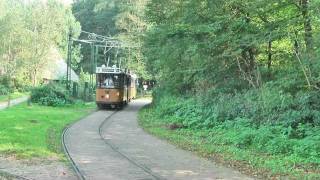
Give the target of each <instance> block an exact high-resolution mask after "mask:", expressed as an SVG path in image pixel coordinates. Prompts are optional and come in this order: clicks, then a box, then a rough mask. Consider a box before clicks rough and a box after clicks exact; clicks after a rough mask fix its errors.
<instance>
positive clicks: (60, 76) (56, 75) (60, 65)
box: [42, 48, 79, 82]
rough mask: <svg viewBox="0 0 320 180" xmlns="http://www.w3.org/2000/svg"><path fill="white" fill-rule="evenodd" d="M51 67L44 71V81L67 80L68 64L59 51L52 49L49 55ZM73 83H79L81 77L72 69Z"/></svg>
mask: <svg viewBox="0 0 320 180" xmlns="http://www.w3.org/2000/svg"><path fill="white" fill-rule="evenodd" d="M49 62H50V63H49V65H48V66H47V67H46V68H45V69H44V73H43V74H42V79H48V80H66V76H67V63H66V61H65V60H64V59H63V58H62V57H61V55H60V53H59V52H58V50H57V49H55V48H52V50H50V53H49ZM71 81H74V82H79V76H78V75H77V74H76V73H75V71H74V70H72V69H71Z"/></svg>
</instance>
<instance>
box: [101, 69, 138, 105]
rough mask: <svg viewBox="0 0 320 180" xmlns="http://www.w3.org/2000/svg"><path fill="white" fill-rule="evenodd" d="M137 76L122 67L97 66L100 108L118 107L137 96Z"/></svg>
mask: <svg viewBox="0 0 320 180" xmlns="http://www.w3.org/2000/svg"><path fill="white" fill-rule="evenodd" d="M136 79H137V78H136V76H135V75H133V74H130V73H129V72H127V71H122V70H121V69H120V68H117V67H115V66H113V67H105V66H102V67H97V72H96V80H97V87H96V103H97V106H98V108H100V109H102V108H106V107H112V108H118V109H121V108H122V107H123V106H124V105H126V104H127V103H129V102H130V101H131V100H132V99H134V98H136V94H137V90H136Z"/></svg>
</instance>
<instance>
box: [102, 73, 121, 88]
mask: <svg viewBox="0 0 320 180" xmlns="http://www.w3.org/2000/svg"><path fill="white" fill-rule="evenodd" d="M121 77H122V76H121V75H120V74H97V87H98V88H120V87H121V82H122V80H121V79H122V78H121Z"/></svg>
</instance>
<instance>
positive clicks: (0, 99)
mask: <svg viewBox="0 0 320 180" xmlns="http://www.w3.org/2000/svg"><path fill="white" fill-rule="evenodd" d="M28 95H29V93H22V92H14V93H11V95H10V98H11V99H17V98H21V97H24V96H28ZM7 100H8V95H1V96H0V103H1V102H5V101H7Z"/></svg>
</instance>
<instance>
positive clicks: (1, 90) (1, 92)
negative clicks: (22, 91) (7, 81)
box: [0, 84, 9, 95]
mask: <svg viewBox="0 0 320 180" xmlns="http://www.w3.org/2000/svg"><path fill="white" fill-rule="evenodd" d="M8 93H9V89H8V88H7V87H5V86H4V85H1V84H0V95H7V94H8Z"/></svg>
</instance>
